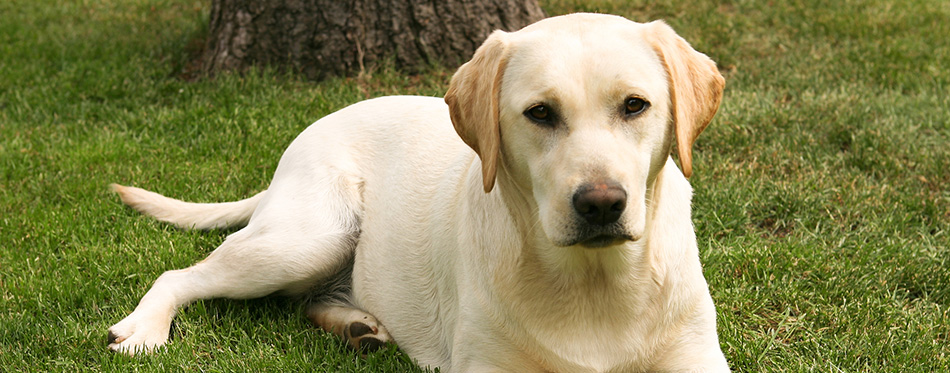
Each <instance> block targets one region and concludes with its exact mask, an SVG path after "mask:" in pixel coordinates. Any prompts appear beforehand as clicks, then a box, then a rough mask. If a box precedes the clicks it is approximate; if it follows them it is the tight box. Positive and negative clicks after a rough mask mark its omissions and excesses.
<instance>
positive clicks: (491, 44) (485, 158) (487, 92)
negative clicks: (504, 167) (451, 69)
mask: <svg viewBox="0 0 950 373" xmlns="http://www.w3.org/2000/svg"><path fill="white" fill-rule="evenodd" d="M507 35H508V34H507V33H506V32H504V31H495V32H493V33H492V34H491V35H489V36H488V39H486V40H485V42H484V43H482V46H480V47H478V50H476V51H475V56H474V57H472V60H471V61H468V62H466V63H465V64H464V65H462V67H459V69H458V71H456V72H455V75H453V76H452V82H451V83H449V90H448V92H446V93H445V103H446V104H448V105H449V115H450V116H451V117H452V125H454V126H455V132H458V135H459V137H461V138H462V141H465V143H466V144H468V146H470V147H471V148H472V149H474V150H475V153H476V154H478V158H479V159H481V162H482V186H483V187H484V188H485V193H488V192H490V191H491V190H492V188H493V187H494V186H495V173H496V168H497V166H498V155H499V152H500V149H499V147H500V146H501V133H500V130H499V123H498V118H499V115H500V112H499V104H498V99H499V94H500V93H501V78H502V76H503V74H504V71H505V65H506V62H507V59H508V43H507Z"/></svg>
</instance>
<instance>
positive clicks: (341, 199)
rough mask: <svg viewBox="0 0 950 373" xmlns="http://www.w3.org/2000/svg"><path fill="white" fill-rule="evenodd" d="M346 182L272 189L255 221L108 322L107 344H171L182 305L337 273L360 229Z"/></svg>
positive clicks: (305, 283) (279, 288)
mask: <svg viewBox="0 0 950 373" xmlns="http://www.w3.org/2000/svg"><path fill="white" fill-rule="evenodd" d="M337 180H338V181H341V179H337ZM344 184H345V183H336V184H331V183H327V184H325V185H318V183H314V184H311V185H310V187H311V188H314V189H318V190H319V191H320V192H321V193H313V194H310V195H301V194H300V193H286V192H285V193H272V192H271V191H273V190H275V189H276V190H277V191H278V192H280V191H282V190H281V188H280V185H277V187H276V188H271V191H269V192H268V198H269V199H268V200H265V201H264V202H262V205H261V207H260V208H259V210H258V211H257V212H256V213H255V216H254V217H253V218H252V219H251V222H250V223H249V225H248V226H247V227H245V228H244V229H242V230H240V231H238V232H236V233H234V234H232V235H231V236H229V237H228V238H227V239H226V240H225V241H224V243H222V244H221V246H220V247H218V248H217V249H216V250H214V252H212V253H211V255H209V256H208V258H206V259H205V260H203V261H202V262H200V263H198V264H196V265H194V266H192V267H189V268H186V269H181V270H175V271H168V272H165V273H164V274H162V275H161V276H160V277H159V278H158V280H156V281H155V284H154V285H153V286H152V288H151V289H150V290H149V291H148V292H147V293H146V294H145V296H144V297H143V298H142V300H141V301H140V302H139V305H138V306H137V307H136V308H135V310H134V311H133V312H132V314H130V315H129V316H128V317H126V318H125V319H123V320H122V321H120V322H119V323H117V324H115V325H114V326H112V327H111V328H109V340H108V342H109V348H111V349H112V350H115V351H123V352H126V353H129V354H135V353H139V352H148V351H150V350H152V349H154V348H155V347H158V346H161V345H163V344H165V342H166V341H167V339H168V332H169V327H170V325H171V321H172V318H173V317H174V316H175V313H176V311H177V310H178V307H181V306H182V305H186V304H189V303H191V302H193V301H195V300H198V299H208V298H221V297H223V298H234V299H247V298H256V297H261V296H265V295H268V294H271V293H274V292H284V293H291V294H293V293H297V294H300V293H303V292H305V291H307V290H309V289H310V288H311V287H313V286H314V285H316V284H319V283H320V282H321V281H325V280H326V279H328V278H331V277H332V276H333V275H334V274H335V273H337V272H339V271H340V270H341V269H343V268H344V267H345V266H346V265H348V264H349V263H350V258H351V257H352V255H353V249H354V247H355V245H356V237H357V234H358V232H359V222H358V214H357V211H358V208H359V202H358V198H359V197H358V193H351V191H353V190H355V189H356V188H346V187H345V186H346V185H344ZM274 185H275V184H272V186H274Z"/></svg>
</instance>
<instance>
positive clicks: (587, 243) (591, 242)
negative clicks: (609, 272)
mask: <svg viewBox="0 0 950 373" xmlns="http://www.w3.org/2000/svg"><path fill="white" fill-rule="evenodd" d="M627 241H636V240H635V239H634V238H633V237H631V236H629V235H611V234H599V235H596V236H594V237H591V238H588V239H585V240H582V241H580V242H578V244H579V245H581V246H582V247H584V248H585V249H602V248H605V247H609V246H614V245H620V244H622V243H624V242H627Z"/></svg>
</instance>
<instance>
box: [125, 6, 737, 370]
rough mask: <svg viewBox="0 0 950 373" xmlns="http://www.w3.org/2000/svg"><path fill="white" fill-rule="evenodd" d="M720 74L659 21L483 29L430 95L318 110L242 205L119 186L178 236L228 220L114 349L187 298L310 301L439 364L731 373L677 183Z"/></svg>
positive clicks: (357, 337) (158, 285) (327, 319)
mask: <svg viewBox="0 0 950 373" xmlns="http://www.w3.org/2000/svg"><path fill="white" fill-rule="evenodd" d="M724 84H725V81H724V79H723V77H722V75H721V74H720V73H719V71H718V69H717V68H716V64H715V63H714V62H713V61H712V60H711V59H710V58H708V57H707V56H705V55H704V54H701V53H699V52H697V51H695V50H694V49H693V48H692V47H691V46H690V45H689V43H688V42H686V41H685V40H684V39H683V38H682V37H680V36H678V35H677V34H676V33H675V32H674V31H673V30H672V28H670V27H669V26H668V25H667V24H665V23H664V22H662V21H654V22H651V23H645V24H642V23H635V22H633V21H630V20H627V19H625V18H623V17H619V16H610V15H598V14H571V15H565V16H559V17H553V18H548V19H545V20H542V21H539V22H537V23H535V24H532V25H529V26H527V27H525V28H523V29H521V30H519V31H515V32H503V31H495V32H494V33H492V34H491V35H490V36H489V37H488V38H487V40H486V41H485V42H484V43H483V44H482V45H481V46H480V47H479V48H478V50H477V51H476V52H475V54H474V56H473V58H472V59H471V60H470V61H469V62H467V63H465V64H464V65H463V66H461V67H460V68H459V69H458V71H457V72H456V73H455V75H454V76H453V77H452V80H451V82H450V84H449V88H448V91H447V93H446V95H445V97H444V102H443V100H441V99H438V98H430V97H411V96H394V97H383V98H376V99H370V100H367V101H363V102H360V103H356V104H354V105H352V106H349V107H347V108H344V109H342V110H340V111H338V112H336V113H333V114H330V115H328V116H326V117H324V118H322V119H320V120H318V121H317V122H315V123H314V124H312V125H311V126H310V127H308V128H307V129H306V130H305V131H303V132H302V133H301V134H300V135H299V136H298V137H297V138H296V139H295V140H294V141H293V142H292V143H291V144H290V146H289V147H288V148H287V150H286V152H285V153H284V154H283V156H282V157H281V159H280V162H279V164H278V167H277V169H276V171H275V173H274V178H273V180H272V181H271V183H270V185H269V187H268V188H267V190H265V191H263V192H261V193H259V194H257V195H255V196H253V197H251V198H248V199H245V200H241V201H237V202H228V203H210V204H200V203H187V202H182V201H179V200H175V199H172V198H168V197H164V196H161V195H159V194H156V193H153V192H149V191H145V190H142V189H138V188H134V187H126V186H119V185H113V188H114V189H115V190H116V191H117V192H118V194H119V196H120V198H121V199H122V201H123V202H124V203H126V204H128V205H129V206H131V207H132V208H134V209H136V210H139V211H140V212H142V213H145V214H147V215H151V216H153V217H155V218H157V219H159V220H161V221H165V222H169V223H172V224H174V225H177V226H179V227H182V228H186V229H215V228H225V227H240V226H243V228H242V229H240V230H238V231H235V232H234V233H232V234H231V235H229V236H228V237H227V238H226V239H225V241H224V242H223V243H222V244H221V246H219V247H218V248H217V249H215V250H214V251H213V252H212V253H211V254H210V255H209V256H208V257H207V258H206V259H205V260H203V261H201V262H199V263H198V264H195V265H194V266H192V267H190V268H187V269H182V270H174V271H168V272H165V273H164V274H162V275H161V276H160V277H159V278H158V279H157V280H156V281H155V283H154V285H153V286H152V288H151V289H150V290H149V291H148V292H147V293H146V294H145V296H144V297H143V298H142V300H141V302H140V303H139V305H138V306H137V307H136V308H135V310H134V311H133V312H132V313H131V314H130V315H129V316H128V317H126V318H125V319H123V320H121V321H120V322H119V323H117V324H115V325H114V326H112V327H111V328H110V329H109V347H110V348H111V349H112V350H115V351H121V352H125V353H129V354H136V353H144V352H149V351H153V350H154V349H156V347H159V346H162V345H163V344H165V343H166V341H167V338H168V334H169V327H170V323H171V321H172V319H173V317H174V315H175V313H176V312H177V309H178V308H179V307H180V306H182V305H185V304H188V303H190V302H193V301H195V300H198V299H206V298H218V297H225V298H234V299H245V298H254V297H262V296H265V295H269V294H272V293H283V294H291V295H293V294H298V295H299V294H310V293H313V292H314V291H324V292H331V293H334V294H332V295H333V296H331V297H326V298H325V299H327V300H326V301H320V302H316V303H315V304H314V305H313V306H312V307H311V308H310V309H309V311H308V316H309V317H310V319H311V320H313V321H314V323H315V324H316V325H318V326H319V327H321V328H323V329H325V330H327V331H329V332H331V333H333V334H336V335H338V336H340V337H341V338H343V339H344V340H345V341H346V342H347V343H349V344H350V345H351V346H353V347H354V348H361V349H372V348H378V347H380V346H383V345H386V344H388V343H395V344H397V345H398V346H399V348H401V349H402V350H403V351H404V352H405V353H407V354H408V355H409V356H410V357H411V358H412V359H413V360H414V361H415V362H416V363H417V364H419V365H420V366H423V367H431V368H436V367H438V368H441V370H442V371H445V372H481V371H510V372H514V371H517V372H549V371H554V372H588V371H590V372H594V371H596V372H603V371H623V372H627V371H727V370H728V369H729V367H728V364H727V362H726V359H725V358H724V355H723V353H722V351H721V349H720V347H719V341H718V336H717V332H716V313H715V307H714V305H713V301H712V298H711V296H710V294H709V290H708V286H707V284H706V280H705V278H704V277H703V273H702V267H701V264H700V262H699V255H698V249H697V245H696V238H695V233H694V231H693V226H692V222H691V216H690V215H691V212H690V203H691V198H692V188H691V186H690V185H689V183H688V181H687V177H689V176H690V175H691V173H692V154H691V147H692V145H693V142H694V141H695V140H696V137H697V136H698V135H699V134H700V132H702V131H703V129H704V128H705V127H706V126H707V125H708V124H709V122H710V121H711V120H712V118H713V116H714V115H715V113H716V111H717V110H718V107H719V103H720V100H721V98H722V92H723V88H724ZM450 124H451V125H450ZM674 140H675V142H676V146H675V152H676V154H677V158H678V159H679V166H680V167H679V168H677V164H676V163H675V161H674V160H673V157H672V153H673V149H674V146H673V142H674ZM334 284H335V285H334ZM331 285H332V286H331ZM321 299H324V298H321Z"/></svg>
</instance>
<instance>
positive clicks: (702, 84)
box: [647, 21, 726, 177]
mask: <svg viewBox="0 0 950 373" xmlns="http://www.w3.org/2000/svg"><path fill="white" fill-rule="evenodd" d="M648 26H649V27H650V30H649V31H648V32H647V33H648V35H649V37H648V38H649V41H650V43H651V44H652V45H653V50H654V51H656V53H657V54H658V55H659V56H660V60H661V61H662V62H663V65H664V66H665V67H666V73H667V79H668V80H669V86H670V104H671V106H672V109H671V110H672V115H673V122H674V126H675V128H676V148H677V152H678V153H679V158H680V167H681V168H682V169H683V175H685V176H686V177H690V176H691V175H692V174H693V154H692V146H693V142H694V141H696V137H698V136H699V134H700V133H701V132H703V129H705V128H706V126H707V125H709V122H710V121H711V120H712V118H713V116H714V115H716V110H718V109H719V102H720V101H721V100H722V90H723V88H724V87H725V85H726V81H725V79H723V77H722V75H721V74H719V70H718V69H717V68H716V63H715V62H713V60H711V59H709V57H706V55H705V54H702V53H699V52H697V51H696V50H694V49H693V47H691V46H690V45H689V43H688V42H686V40H684V39H683V38H682V37H680V36H679V35H677V34H676V32H675V31H673V29H672V28H670V26H668V25H667V24H666V23H665V22H663V21H654V22H650V23H649V25H648Z"/></svg>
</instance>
